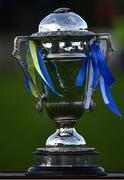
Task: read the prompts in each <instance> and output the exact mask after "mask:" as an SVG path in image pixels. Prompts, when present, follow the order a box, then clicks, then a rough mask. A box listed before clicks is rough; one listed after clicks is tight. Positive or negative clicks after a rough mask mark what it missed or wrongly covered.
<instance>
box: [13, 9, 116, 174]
mask: <svg viewBox="0 0 124 180" xmlns="http://www.w3.org/2000/svg"><path fill="white" fill-rule="evenodd" d="M87 28H88V27H87V24H86V22H85V21H84V20H83V19H82V18H81V17H80V16H79V15H77V14H75V13H73V12H70V10H69V9H68V8H60V9H57V10H55V11H54V12H53V13H51V14H50V15H48V16H46V17H45V18H44V19H43V20H42V21H41V22H40V25H39V31H38V32H37V33H35V34H32V35H31V36H19V37H16V39H15V42H14V51H13V55H14V57H16V59H17V60H18V62H19V64H20V66H21V68H22V70H23V72H24V74H25V76H26V77H27V78H28V80H29V81H30V83H31V84H32V86H33V88H34V91H35V93H36V95H37V100H38V103H37V104H36V108H37V110H38V111H39V112H41V111H42V109H43V107H45V108H46V111H47V114H48V116H49V117H50V118H51V119H52V120H53V121H54V123H55V124H56V127H57V130H56V131H55V133H54V134H52V135H51V136H50V137H48V139H47V141H46V146H45V147H44V148H42V147H40V148H37V149H36V151H35V152H33V156H34V157H35V159H36V165H34V166H32V167H30V168H29V169H28V170H27V174H28V175H29V174H38V175H39V174H47V175H53V174H56V173H57V174H60V175H63V174H66V175H74V174H75V175H85V174H90V175H104V174H105V171H104V169H103V168H102V167H100V166H99V165H98V163H97V160H96V157H97V155H98V154H99V152H98V151H96V150H95V148H90V147H87V146H86V141H85V140H84V138H83V137H82V136H81V135H80V134H79V133H77V132H76V130H75V128H74V126H75V124H76V122H77V120H78V119H79V118H80V117H82V115H83V113H84V110H85V109H86V108H85V107H86V99H87V93H88V81H89V73H90V69H88V70H87V72H86V78H85V80H84V83H83V85H82V86H81V87H78V86H76V85H75V81H76V78H77V74H78V72H79V69H80V67H81V65H83V63H85V61H86V58H87V49H88V48H89V45H90V44H91V43H92V42H93V41H95V40H97V41H99V43H100V44H101V47H102V48H103V51H104V55H105V57H106V58H108V57H109V55H111V53H112V52H113V48H112V44H111V36H110V35H109V34H107V33H99V34H96V33H93V32H90V31H88V30H87ZM28 41H33V42H35V43H36V46H38V47H39V48H40V52H41V53H42V57H43V61H44V64H45V66H46V69H47V71H48V73H49V76H50V78H51V81H52V82H53V85H54V88H55V89H56V90H57V92H59V93H60V94H61V96H58V95H56V94H55V93H54V92H53V91H51V90H49V88H48V87H47V86H45V85H44V84H43V85H42V86H39V84H41V83H37V85H36V83H34V81H33V79H32V77H31V74H30V72H29V71H28V69H27V68H26V66H25V59H26V58H25V54H26V51H27V49H26V46H27V42H28ZM37 79H38V77H37ZM37 81H38V80H37ZM98 81H99V78H98ZM98 81H97V82H98ZM96 86H97V83H96ZM41 89H42V93H41ZM94 90H95V88H94V89H93V90H92V94H91V97H92V96H93V91H94ZM94 108H95V103H94V102H93V100H92V98H91V100H90V102H89V108H88V109H89V111H93V110H94Z"/></svg>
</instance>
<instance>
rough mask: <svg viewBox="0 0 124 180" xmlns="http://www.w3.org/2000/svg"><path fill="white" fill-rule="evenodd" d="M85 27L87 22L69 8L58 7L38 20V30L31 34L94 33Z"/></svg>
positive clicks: (80, 34)
mask: <svg viewBox="0 0 124 180" xmlns="http://www.w3.org/2000/svg"><path fill="white" fill-rule="evenodd" d="M87 28H88V26H87V23H86V22H85V20H83V19H82V18H81V17H80V16H79V15H77V14H76V13H74V12H71V11H70V9H69V8H59V9H56V10H55V11H53V13H51V14H49V15H48V16H46V17H45V18H44V19H43V20H42V21H41V22H40V24H39V28H38V32H37V33H35V34H33V35H32V36H33V37H34V36H38V37H40V36H64V35H71V36H82V35H94V33H93V32H90V31H88V30H87Z"/></svg>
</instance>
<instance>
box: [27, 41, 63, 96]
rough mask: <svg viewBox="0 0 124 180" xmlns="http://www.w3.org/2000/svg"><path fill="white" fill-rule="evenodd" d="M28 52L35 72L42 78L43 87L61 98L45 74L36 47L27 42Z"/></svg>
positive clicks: (45, 71) (32, 43) (46, 73)
mask: <svg viewBox="0 0 124 180" xmlns="http://www.w3.org/2000/svg"><path fill="white" fill-rule="evenodd" d="M29 50H30V52H31V55H32V59H33V63H34V66H35V69H36V71H37V72H38V74H39V76H40V77H41V78H42V82H43V84H44V85H46V86H47V87H48V88H49V89H51V90H52V91H53V92H54V93H55V94H56V95H58V96H62V95H61V94H59V93H58V92H57V91H56V90H55V89H54V86H53V84H52V82H51V79H50V77H49V74H48V72H47V69H46V67H45V64H44V62H43V58H42V55H41V53H40V50H39V49H38V48H36V45H35V43H34V42H33V41H31V40H30V41H29Z"/></svg>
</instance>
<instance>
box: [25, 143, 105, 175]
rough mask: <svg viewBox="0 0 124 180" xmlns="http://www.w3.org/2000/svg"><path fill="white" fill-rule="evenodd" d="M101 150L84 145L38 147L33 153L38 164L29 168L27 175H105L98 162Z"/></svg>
mask: <svg viewBox="0 0 124 180" xmlns="http://www.w3.org/2000/svg"><path fill="white" fill-rule="evenodd" d="M98 154H99V152H98V151H96V150H95V148H88V147H84V146H76V147H75V146H70V147H46V148H37V151H36V152H34V153H33V155H34V157H35V159H36V162H37V165H34V166H32V167H30V168H29V169H28V170H27V173H26V174H27V175H30V174H31V175H33V174H34V175H45V174H46V175H47V176H50V175H58V176H71V175H76V176H77V177H78V176H83V175H84V176H85V175H95V176H96V175H99V176H102V175H105V171H104V169H103V168H102V167H100V166H99V165H98V164H97V161H96V157H97V156H98Z"/></svg>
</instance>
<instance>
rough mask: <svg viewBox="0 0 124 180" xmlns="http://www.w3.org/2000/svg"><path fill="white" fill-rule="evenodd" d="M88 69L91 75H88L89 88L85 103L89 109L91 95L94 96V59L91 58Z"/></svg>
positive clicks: (85, 106)
mask: <svg viewBox="0 0 124 180" xmlns="http://www.w3.org/2000/svg"><path fill="white" fill-rule="evenodd" d="M87 71H88V72H89V73H88V74H89V77H88V89H87V92H86V93H87V94H86V99H85V104H84V108H85V109H89V107H90V103H91V97H92V87H91V86H92V83H93V66H92V61H91V59H90V61H89V63H88V66H87Z"/></svg>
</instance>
